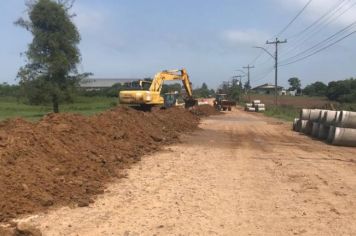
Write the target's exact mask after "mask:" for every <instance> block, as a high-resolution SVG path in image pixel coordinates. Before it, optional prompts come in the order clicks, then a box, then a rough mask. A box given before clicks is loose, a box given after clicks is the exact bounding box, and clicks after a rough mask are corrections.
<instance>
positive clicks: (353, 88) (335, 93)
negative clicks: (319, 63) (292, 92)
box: [303, 78, 356, 103]
mask: <svg viewBox="0 0 356 236" xmlns="http://www.w3.org/2000/svg"><path fill="white" fill-rule="evenodd" d="M303 93H304V94H305V95H309V96H320V97H324V96H325V97H327V98H328V99H329V100H331V101H338V102H347V103H350V102H356V79H354V78H350V79H346V80H339V81H332V82H330V83H329V84H327V85H326V84H325V83H323V82H320V81H318V82H315V83H312V84H310V85H308V86H306V87H305V88H304V90H303Z"/></svg>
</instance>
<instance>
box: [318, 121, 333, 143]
mask: <svg viewBox="0 0 356 236" xmlns="http://www.w3.org/2000/svg"><path fill="white" fill-rule="evenodd" d="M329 130H330V127H327V126H324V125H323V124H320V125H319V132H318V138H319V139H323V140H324V139H327V138H328V135H329Z"/></svg>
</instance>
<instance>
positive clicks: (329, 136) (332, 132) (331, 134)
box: [326, 126, 336, 143]
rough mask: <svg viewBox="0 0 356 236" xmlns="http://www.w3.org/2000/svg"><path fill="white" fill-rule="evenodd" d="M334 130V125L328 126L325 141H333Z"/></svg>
mask: <svg viewBox="0 0 356 236" xmlns="http://www.w3.org/2000/svg"><path fill="white" fill-rule="evenodd" d="M335 130H336V127H335V126H330V128H329V134H328V138H327V139H326V141H328V143H331V142H332V141H333V139H334V137H335Z"/></svg>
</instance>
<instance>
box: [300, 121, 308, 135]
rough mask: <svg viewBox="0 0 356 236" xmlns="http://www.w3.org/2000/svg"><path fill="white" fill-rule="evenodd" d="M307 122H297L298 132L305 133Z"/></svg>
mask: <svg viewBox="0 0 356 236" xmlns="http://www.w3.org/2000/svg"><path fill="white" fill-rule="evenodd" d="M307 123H308V121H307V120H299V122H298V131H299V132H301V133H305V132H306V131H305V130H306V128H307Z"/></svg>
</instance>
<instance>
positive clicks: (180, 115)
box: [0, 107, 214, 222]
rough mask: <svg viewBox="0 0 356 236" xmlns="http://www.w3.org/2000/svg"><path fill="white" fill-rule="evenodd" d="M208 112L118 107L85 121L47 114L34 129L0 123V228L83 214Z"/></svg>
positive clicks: (16, 123) (205, 109) (17, 121)
mask: <svg viewBox="0 0 356 236" xmlns="http://www.w3.org/2000/svg"><path fill="white" fill-rule="evenodd" d="M200 110H202V111H201V112H199V111H200ZM208 110H210V111H211V112H213V110H214V109H213V108H212V107H203V108H198V109H197V110H196V111H198V112H196V111H194V112H189V111H187V110H185V109H180V108H171V109H168V110H157V111H154V112H149V113H145V112H140V111H136V110H133V109H130V108H124V107H118V108H115V109H113V110H110V111H107V112H104V113H102V114H99V115H96V116H91V117H85V116H82V115H76V114H49V115H47V116H45V117H44V118H42V119H41V120H40V121H39V122H37V123H31V122H27V121H25V120H21V119H15V120H8V121H4V122H2V123H0V222H7V221H9V220H10V219H12V218H15V217H18V216H19V215H24V214H29V213H34V212H37V211H42V210H45V209H47V208H49V207H52V206H63V205H73V206H76V205H78V206H87V205H88V204H89V203H91V202H92V201H93V197H94V196H95V195H97V194H100V193H102V192H103V191H104V188H105V184H107V183H108V181H111V180H112V179H113V178H117V177H123V176H122V175H123V174H122V173H123V171H122V169H124V168H127V167H129V166H130V165H131V164H133V163H135V162H137V161H139V160H140V158H141V156H143V155H145V154H149V153H152V152H153V151H156V150H159V149H160V148H161V147H163V146H165V145H167V144H170V143H172V142H176V141H178V136H179V134H180V133H182V132H189V131H192V130H194V129H195V128H196V127H197V126H198V123H199V119H200V116H201V115H205V114H210V113H209V112H208Z"/></svg>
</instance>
